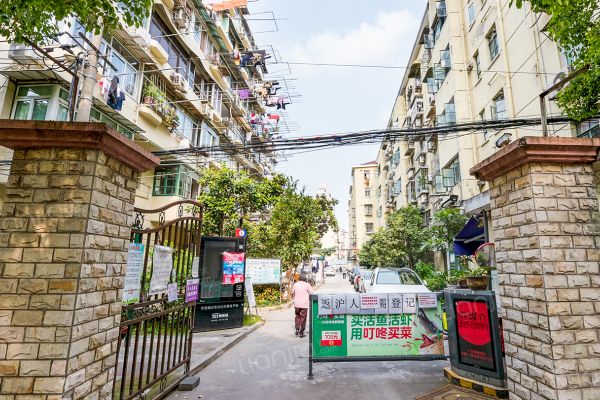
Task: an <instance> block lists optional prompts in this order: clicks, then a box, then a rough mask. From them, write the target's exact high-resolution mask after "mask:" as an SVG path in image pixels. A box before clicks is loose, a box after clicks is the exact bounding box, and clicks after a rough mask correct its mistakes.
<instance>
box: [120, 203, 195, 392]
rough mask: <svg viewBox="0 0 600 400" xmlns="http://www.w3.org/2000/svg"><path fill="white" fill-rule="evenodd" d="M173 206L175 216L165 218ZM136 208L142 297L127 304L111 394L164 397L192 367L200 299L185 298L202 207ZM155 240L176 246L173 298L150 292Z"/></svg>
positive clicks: (133, 236)
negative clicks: (150, 223)
mask: <svg viewBox="0 0 600 400" xmlns="http://www.w3.org/2000/svg"><path fill="white" fill-rule="evenodd" d="M174 210H175V211H176V213H177V217H176V218H175V219H173V220H171V221H165V219H166V215H167V214H168V213H169V212H170V211H171V212H172V211H174ZM134 211H135V212H136V217H135V222H134V225H133V228H132V230H131V242H133V243H141V244H144V250H143V251H144V253H143V268H142V273H141V286H140V287H141V290H140V296H139V301H137V302H136V303H134V304H124V305H123V310H122V314H121V325H120V335H119V340H118V349H117V368H116V371H115V378H114V389H113V394H114V398H115V399H119V400H128V399H133V398H141V399H160V398H162V397H164V396H165V395H166V394H168V393H169V392H170V391H171V390H172V389H173V388H175V387H176V386H177V385H178V384H179V382H180V381H181V380H182V379H183V378H184V377H185V376H186V375H187V373H188V371H189V370H190V360H191V350H192V330H193V327H194V311H195V304H196V302H195V301H194V302H190V303H186V302H185V288H186V281H187V279H188V278H190V277H191V274H192V264H193V263H194V258H195V257H198V256H199V252H200V238H201V235H200V232H201V227H202V207H201V204H200V203H197V202H193V201H187V200H184V201H177V202H174V203H171V204H168V205H167V206H165V207H162V208H159V209H156V210H143V209H138V208H136V209H134ZM151 214H158V225H159V226H158V227H156V228H146V229H144V219H145V216H148V215H151ZM157 245H160V246H169V247H171V248H172V249H173V253H172V257H173V270H174V271H175V276H174V277H172V278H171V283H172V282H177V288H178V299H177V301H172V302H169V301H168V298H167V296H166V295H165V294H160V295H153V296H149V295H148V293H149V284H150V280H151V277H152V272H153V265H152V255H153V251H154V248H155V246H157ZM196 262H198V261H196Z"/></svg>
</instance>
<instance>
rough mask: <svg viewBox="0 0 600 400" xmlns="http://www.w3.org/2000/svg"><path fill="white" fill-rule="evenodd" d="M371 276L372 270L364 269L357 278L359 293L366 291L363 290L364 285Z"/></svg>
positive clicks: (369, 280)
mask: <svg viewBox="0 0 600 400" xmlns="http://www.w3.org/2000/svg"><path fill="white" fill-rule="evenodd" d="M372 276H373V271H370V270H369V271H365V272H364V273H363V274H362V276H361V277H360V279H359V283H358V292H359V293H367V291H366V290H365V286H366V285H368V284H369V283H370V282H371V277H372Z"/></svg>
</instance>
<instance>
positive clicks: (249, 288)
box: [244, 276, 256, 308]
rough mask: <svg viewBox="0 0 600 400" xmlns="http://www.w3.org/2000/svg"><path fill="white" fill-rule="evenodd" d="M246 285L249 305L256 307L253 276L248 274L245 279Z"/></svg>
mask: <svg viewBox="0 0 600 400" xmlns="http://www.w3.org/2000/svg"><path fill="white" fill-rule="evenodd" d="M244 287H245V289H246V297H247V298H248V306H249V307H252V308H255V307H256V298H255V297H254V286H253V285H252V277H250V276H247V277H246V280H245V281H244Z"/></svg>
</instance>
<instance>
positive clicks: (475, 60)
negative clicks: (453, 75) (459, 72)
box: [473, 52, 481, 78]
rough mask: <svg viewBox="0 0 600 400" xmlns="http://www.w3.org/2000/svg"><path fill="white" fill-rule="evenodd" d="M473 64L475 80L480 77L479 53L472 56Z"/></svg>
mask: <svg viewBox="0 0 600 400" xmlns="http://www.w3.org/2000/svg"><path fill="white" fill-rule="evenodd" d="M473 64H474V67H475V73H476V74H477V78H479V77H481V58H480V57H479V52H477V53H475V55H474V56H473Z"/></svg>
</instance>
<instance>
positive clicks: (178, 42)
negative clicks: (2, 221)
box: [0, 0, 277, 219]
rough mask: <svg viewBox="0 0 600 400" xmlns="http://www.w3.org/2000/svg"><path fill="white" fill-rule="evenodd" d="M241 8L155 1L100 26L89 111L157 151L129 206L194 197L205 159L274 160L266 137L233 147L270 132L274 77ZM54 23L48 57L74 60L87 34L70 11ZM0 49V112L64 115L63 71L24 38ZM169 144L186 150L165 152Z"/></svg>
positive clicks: (241, 166)
mask: <svg viewBox="0 0 600 400" xmlns="http://www.w3.org/2000/svg"><path fill="white" fill-rule="evenodd" d="M248 14H249V11H248V9H247V8H246V7H245V6H242V7H238V8H231V9H227V10H224V11H219V12H215V11H211V10H209V9H207V8H206V7H205V6H204V5H203V4H202V2H201V1H199V0H157V1H154V2H153V6H152V10H151V13H150V15H149V16H148V18H147V19H146V20H145V21H144V23H143V24H142V26H141V27H139V28H135V27H131V26H126V25H121V26H120V27H119V28H118V29H114V30H112V31H110V32H106V33H105V34H104V38H103V41H102V45H101V47H100V52H101V59H100V63H99V64H100V66H99V70H98V74H97V80H98V87H97V88H96V90H95V93H94V96H93V109H92V112H91V117H90V120H91V121H95V122H104V123H106V124H107V125H109V126H111V127H113V128H115V129H116V130H118V131H119V132H121V133H122V134H123V135H124V136H126V137H128V138H130V139H132V140H134V141H135V142H136V143H138V144H139V145H141V146H142V147H144V148H146V149H148V150H150V151H154V152H155V151H163V152H164V154H162V155H161V165H160V167H157V168H156V169H154V170H152V171H147V172H146V173H144V174H142V175H141V177H140V179H139V183H140V184H139V189H138V190H137V192H136V196H137V198H136V206H138V207H140V208H144V209H154V208H158V207H160V206H163V205H165V204H167V203H170V202H172V201H175V200H180V199H194V198H195V197H196V195H197V193H198V190H199V188H198V183H197V181H198V178H199V175H200V174H201V173H202V170H203V169H205V168H207V167H209V166H215V167H219V166H221V165H226V166H228V167H231V168H234V169H236V170H246V171H248V172H249V173H251V174H256V175H261V176H263V175H268V174H269V173H270V172H271V170H272V169H273V167H274V164H275V158H274V154H273V153H272V151H271V150H270V149H269V147H268V146H267V147H264V148H261V151H254V150H251V151H250V150H249V151H233V150H232V149H233V148H234V147H237V148H242V149H243V147H244V146H245V145H247V144H250V143H256V142H261V143H268V142H269V140H270V137H271V135H273V133H274V132H276V131H277V124H276V123H274V124H273V123H268V122H269V121H271V122H272V120H268V119H267V109H266V108H265V107H266V105H265V100H266V97H267V95H268V93H269V90H268V89H269V88H270V87H272V86H274V85H276V83H274V82H271V81H268V80H266V78H265V76H266V74H267V69H266V67H265V58H266V53H265V52H264V51H263V50H258V47H257V44H256V43H255V40H254V38H253V36H252V32H251V30H250V27H249V25H248V22H247V15H248ZM59 29H60V31H61V35H59V37H58V38H57V39H56V42H55V43H54V44H52V45H51V47H52V56H53V57H54V58H56V59H58V60H59V61H62V62H63V63H66V64H74V63H76V60H77V57H78V56H79V55H80V54H85V50H86V49H87V48H89V47H88V45H87V44H86V43H85V42H84V41H83V39H81V37H80V36H79V34H81V35H84V36H87V37H91V34H90V33H89V32H86V30H85V27H84V26H82V25H81V24H80V23H79V21H78V20H77V19H76V18H70V19H69V20H66V21H60V22H59ZM0 58H2V61H1V63H2V67H1V69H0V75H1V76H3V77H4V82H0V84H1V87H2V89H0V118H6V119H31V120H56V121H65V120H67V119H68V114H69V112H68V111H69V100H70V94H69V93H70V91H69V84H70V82H71V75H70V74H69V73H68V72H67V71H65V70H64V69H61V68H60V66H59V65H58V64H54V63H53V62H52V61H51V60H49V59H48V58H47V57H46V56H44V55H43V54H41V53H40V52H38V51H33V50H32V49H31V48H30V47H29V46H27V45H20V44H15V43H0ZM80 82H81V80H80ZM113 83H115V84H116V83H118V89H117V90H116V91H115V92H112V91H111V84H113ZM115 95H116V96H115ZM193 148H197V150H194V151H192V149H193ZM173 149H179V150H185V149H189V150H190V151H187V152H185V151H184V152H183V153H181V154H169V152H168V151H169V150H173ZM0 158H1V159H2V160H3V161H0V163H1V164H0V168H1V167H2V166H5V165H6V164H7V163H8V162H9V161H10V159H11V152H10V151H8V150H6V149H0ZM2 171H4V170H2ZM0 172H1V171H0ZM2 179H4V180H5V179H6V175H4V174H0V206H1V205H2V198H3V193H4V192H3V186H4V184H5V182H3V181H2ZM156 217H157V218H158V216H156ZM172 217H174V216H172ZM167 219H169V216H167Z"/></svg>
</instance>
